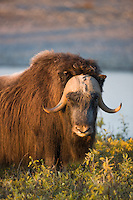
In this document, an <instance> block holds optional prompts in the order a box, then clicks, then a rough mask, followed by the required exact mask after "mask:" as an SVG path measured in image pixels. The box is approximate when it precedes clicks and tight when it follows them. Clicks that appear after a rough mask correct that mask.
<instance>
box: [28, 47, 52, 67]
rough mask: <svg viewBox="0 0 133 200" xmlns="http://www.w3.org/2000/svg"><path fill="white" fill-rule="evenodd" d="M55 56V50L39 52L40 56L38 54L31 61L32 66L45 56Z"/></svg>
mask: <svg viewBox="0 0 133 200" xmlns="http://www.w3.org/2000/svg"><path fill="white" fill-rule="evenodd" d="M52 54H54V50H51V51H48V50H45V51H41V52H39V53H38V54H36V55H35V56H33V57H32V58H31V61H30V64H33V63H35V62H36V61H37V60H39V59H41V58H43V57H45V56H49V55H52Z"/></svg>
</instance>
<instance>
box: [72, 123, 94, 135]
mask: <svg viewBox="0 0 133 200" xmlns="http://www.w3.org/2000/svg"><path fill="white" fill-rule="evenodd" d="M73 132H74V133H76V134H77V135H78V136H80V137H84V136H88V135H91V134H92V132H93V129H92V127H90V126H87V125H75V126H74V127H73Z"/></svg>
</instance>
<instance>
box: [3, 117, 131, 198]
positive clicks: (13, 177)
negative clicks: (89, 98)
mask: <svg viewBox="0 0 133 200" xmlns="http://www.w3.org/2000/svg"><path fill="white" fill-rule="evenodd" d="M98 126H99V128H100V131H99V133H98V135H97V140H96V144H95V148H94V149H93V150H89V151H88V153H87V154H86V157H85V160H84V162H83V163H81V164H79V165H76V164H72V165H70V166H68V168H67V170H64V171H62V172H57V171H55V170H52V169H50V168H48V167H46V166H45V165H44V163H43V160H41V161H38V160H33V159H32V158H31V157H30V160H31V161H30V162H29V165H28V169H23V168H22V167H20V166H19V167H18V169H15V168H14V167H13V166H11V167H10V168H8V169H7V168H5V169H3V170H1V172H0V174H1V178H0V199H47V200H48V199H61V200H62V199H65V200H66V199H68V200H69V199H70V200H73V199H89V200H91V199H92V200H95V199H96V200H103V199H105V200H106V199H107V200H128V199H129V200H131V199H133V139H132V138H129V139H128V138H127V134H125V132H124V131H123V133H121V137H120V134H119V137H118V135H116V136H114V135H111V134H110V133H109V132H108V131H107V130H106V129H104V128H103V127H104V126H105V125H104V123H103V119H102V118H101V119H99V121H98ZM124 126H125V125H124ZM122 130H125V129H122ZM126 131H127V129H126ZM124 134H125V135H124ZM125 136H126V137H125ZM40 163H41V164H40Z"/></svg>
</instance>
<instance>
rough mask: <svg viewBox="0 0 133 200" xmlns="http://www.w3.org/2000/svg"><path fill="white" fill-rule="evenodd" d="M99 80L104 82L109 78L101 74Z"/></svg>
mask: <svg viewBox="0 0 133 200" xmlns="http://www.w3.org/2000/svg"><path fill="white" fill-rule="evenodd" d="M99 78H100V79H101V80H103V81H104V80H105V79H106V78H107V76H106V75H103V74H99Z"/></svg>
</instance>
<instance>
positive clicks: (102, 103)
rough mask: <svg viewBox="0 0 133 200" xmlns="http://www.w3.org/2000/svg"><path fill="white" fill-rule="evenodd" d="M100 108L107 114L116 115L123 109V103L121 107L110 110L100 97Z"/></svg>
mask: <svg viewBox="0 0 133 200" xmlns="http://www.w3.org/2000/svg"><path fill="white" fill-rule="evenodd" d="M99 107H100V108H101V109H102V110H103V111H105V112H107V113H116V112H118V111H119V110H120V109H121V107H122V103H121V104H120V106H118V107H117V108H115V109H111V108H108V107H107V106H106V105H105V103H104V102H103V99H102V96H101V95H100V97H99Z"/></svg>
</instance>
